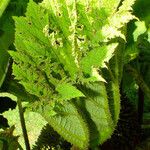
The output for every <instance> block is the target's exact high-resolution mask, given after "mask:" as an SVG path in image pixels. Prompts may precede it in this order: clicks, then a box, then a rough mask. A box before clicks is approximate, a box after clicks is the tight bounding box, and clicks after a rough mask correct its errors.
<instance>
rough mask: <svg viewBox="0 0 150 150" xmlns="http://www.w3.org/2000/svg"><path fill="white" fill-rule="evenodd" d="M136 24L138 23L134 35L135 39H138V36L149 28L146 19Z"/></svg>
mask: <svg viewBox="0 0 150 150" xmlns="http://www.w3.org/2000/svg"><path fill="white" fill-rule="evenodd" d="M135 25H136V29H135V31H134V32H133V37H134V41H137V39H138V37H139V36H140V35H141V34H143V33H144V32H146V30H147V29H146V25H145V22H144V21H136V22H135Z"/></svg>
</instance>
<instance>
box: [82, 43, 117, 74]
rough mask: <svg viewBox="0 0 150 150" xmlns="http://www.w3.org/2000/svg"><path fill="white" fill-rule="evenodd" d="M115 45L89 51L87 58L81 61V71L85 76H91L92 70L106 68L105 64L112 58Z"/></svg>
mask: <svg viewBox="0 0 150 150" xmlns="http://www.w3.org/2000/svg"><path fill="white" fill-rule="evenodd" d="M116 47H117V44H112V45H108V46H103V47H97V48H95V49H93V50H92V51H90V52H89V53H88V54H87V56H85V57H84V58H83V59H82V60H81V65H82V69H83V71H84V72H85V73H87V74H92V69H93V68H100V67H104V66H106V65H105V63H106V62H108V61H109V59H110V58H111V57H112V56H113V53H114V51H115V48H116Z"/></svg>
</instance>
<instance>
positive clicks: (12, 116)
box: [3, 102, 47, 149]
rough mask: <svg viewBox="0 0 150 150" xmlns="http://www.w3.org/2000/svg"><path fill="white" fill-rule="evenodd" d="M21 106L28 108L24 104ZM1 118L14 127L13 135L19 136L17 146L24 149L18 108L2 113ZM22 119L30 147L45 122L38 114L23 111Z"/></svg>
mask: <svg viewBox="0 0 150 150" xmlns="http://www.w3.org/2000/svg"><path fill="white" fill-rule="evenodd" d="M22 104H23V108H25V107H26V106H28V105H27V103H26V102H23V103H22ZM3 116H4V117H6V118H7V120H8V124H9V125H10V126H12V125H15V130H14V135H15V136H19V139H18V141H19V144H20V145H21V146H22V148H23V149H25V145H24V137H23V133H22V128H21V124H20V118H19V110H18V107H16V109H14V110H8V111H5V112H4V113H3ZM24 118H25V121H26V128H27V133H28V138H29V142H30V145H31V146H33V145H34V144H35V142H36V140H37V138H38V136H39V135H40V131H41V129H42V127H43V126H45V125H46V123H47V122H46V121H45V120H44V118H43V117H42V116H41V115H40V114H38V113H36V112H29V111H25V113H24ZM35 120H36V121H35ZM33 122H34V124H33Z"/></svg>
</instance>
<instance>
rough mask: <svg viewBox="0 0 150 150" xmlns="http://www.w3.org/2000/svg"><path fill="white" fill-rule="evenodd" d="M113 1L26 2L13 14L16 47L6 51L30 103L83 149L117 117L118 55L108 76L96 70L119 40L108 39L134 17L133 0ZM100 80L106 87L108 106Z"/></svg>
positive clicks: (99, 138)
mask: <svg viewBox="0 0 150 150" xmlns="http://www.w3.org/2000/svg"><path fill="white" fill-rule="evenodd" d="M112 2H113V3H111V2H110V3H109V5H107V2H106V1H105V0H102V1H97V0H88V1H87V0H44V1H43V2H42V3H41V4H38V5H37V4H35V3H34V2H33V1H30V3H29V4H28V8H27V13H26V17H16V18H14V20H15V24H16V38H15V46H16V48H17V51H13V52H10V54H11V56H12V57H13V59H14V64H13V73H14V75H15V77H16V79H17V80H19V82H20V83H21V84H22V85H23V86H24V87H25V89H26V90H27V91H28V92H29V93H30V94H33V95H35V96H37V98H38V99H39V100H38V101H36V102H33V103H31V106H32V108H33V109H34V110H35V111H38V112H39V113H41V114H42V115H43V116H44V118H45V119H46V120H47V121H48V122H49V124H50V125H51V126H52V127H53V128H54V129H55V130H56V131H57V132H58V133H59V134H61V135H62V136H63V137H64V138H65V139H66V140H68V141H69V142H71V143H73V144H74V145H76V146H78V147H80V148H82V149H85V148H86V147H88V146H90V147H95V146H96V145H98V144H100V143H103V142H104V141H105V140H106V139H107V138H109V137H110V136H111V134H112V132H113V130H114V128H115V126H116V123H117V120H118V118H119V111H120V102H119V101H120V99H119V88H118V87H119V85H118V84H119V80H120V79H119V78H118V76H119V71H118V69H119V67H118V66H119V63H120V62H119V60H120V59H117V61H116V63H115V65H111V66H112V67H114V68H113V70H115V72H116V74H115V75H114V77H112V76H111V75H110V74H109V73H108V76H109V79H110V80H109V81H107V78H106V80H105V77H104V76H102V74H101V69H102V68H107V65H106V64H108V63H109V60H110V59H112V57H113V56H114V55H115V54H116V53H115V49H116V48H117V46H118V44H119V43H118V41H117V40H116V42H115V43H114V42H110V40H111V39H112V38H114V37H121V38H123V39H125V38H124V34H123V33H122V27H124V25H125V24H126V23H127V22H128V21H129V20H131V19H133V18H134V16H132V14H131V5H132V4H133V3H134V0H130V1H128V0H125V1H124V2H123V4H122V6H121V7H120V8H119V9H118V5H119V2H120V1H119V0H116V1H115V0H112ZM126 6H127V7H126ZM114 10H115V11H114ZM122 16H124V18H125V19H122ZM111 21H112V24H111ZM110 29H112V30H110ZM110 34H111V35H110ZM106 70H109V72H111V69H109V68H107V69H106ZM104 81H105V82H106V83H105V84H104ZM105 85H108V86H109V87H110V91H111V99H112V100H113V104H112V105H111V106H109V97H108V94H107V93H109V91H108V89H107V88H106V87H105ZM110 109H111V110H114V111H111V110H110Z"/></svg>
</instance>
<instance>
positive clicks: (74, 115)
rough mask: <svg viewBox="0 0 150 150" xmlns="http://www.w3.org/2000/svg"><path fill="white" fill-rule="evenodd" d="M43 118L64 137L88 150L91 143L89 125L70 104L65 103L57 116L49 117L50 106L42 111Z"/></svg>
mask: <svg viewBox="0 0 150 150" xmlns="http://www.w3.org/2000/svg"><path fill="white" fill-rule="evenodd" d="M41 114H42V116H44V118H45V119H46V120H47V121H48V123H49V124H50V125H51V126H52V127H53V128H54V130H56V131H57V132H58V133H59V134H60V135H61V136H62V137H64V138H65V139H66V140H67V141H69V142H71V143H73V144H74V145H76V146H78V147H80V148H81V149H86V148H87V147H88V143H89V134H88V133H89V131H88V127H87V124H86V123H85V122H84V120H83V118H82V117H81V116H80V114H79V113H78V110H77V108H76V107H75V106H74V105H73V104H71V103H68V102H65V103H64V106H63V108H62V109H61V111H60V112H59V113H58V114H57V115H55V116H53V117H52V116H50V115H49V106H46V107H45V108H44V109H43V110H42V111H41Z"/></svg>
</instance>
